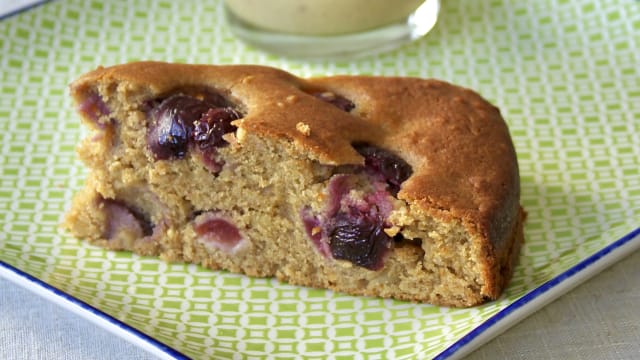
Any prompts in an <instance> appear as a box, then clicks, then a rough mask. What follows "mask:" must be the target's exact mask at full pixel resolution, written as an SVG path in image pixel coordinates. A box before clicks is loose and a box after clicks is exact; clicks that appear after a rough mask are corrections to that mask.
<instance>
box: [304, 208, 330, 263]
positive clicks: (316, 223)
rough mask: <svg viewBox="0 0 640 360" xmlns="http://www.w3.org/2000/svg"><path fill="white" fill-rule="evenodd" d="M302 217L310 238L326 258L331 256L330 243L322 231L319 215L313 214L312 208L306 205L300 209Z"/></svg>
mask: <svg viewBox="0 0 640 360" xmlns="http://www.w3.org/2000/svg"><path fill="white" fill-rule="evenodd" d="M300 217H301V218H302V225H303V226H304V230H305V232H306V233H307V236H308V237H309V239H311V242H312V243H313V245H314V246H315V247H316V249H317V250H318V251H319V252H320V254H321V255H322V256H324V257H325V258H329V257H330V255H331V249H330V247H329V243H328V242H327V241H326V240H325V237H324V236H323V232H322V226H321V225H322V224H321V222H320V219H319V218H318V217H317V216H314V215H313V212H312V211H311V208H309V207H305V208H303V209H302V210H301V211H300Z"/></svg>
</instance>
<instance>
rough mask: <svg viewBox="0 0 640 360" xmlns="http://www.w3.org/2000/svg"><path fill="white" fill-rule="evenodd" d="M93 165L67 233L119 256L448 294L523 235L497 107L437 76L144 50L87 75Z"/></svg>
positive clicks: (361, 289)
mask: <svg viewBox="0 0 640 360" xmlns="http://www.w3.org/2000/svg"><path fill="white" fill-rule="evenodd" d="M71 93H72V96H73V98H74V99H75V101H76V103H77V106H78V111H79V113H80V114H81V115H82V118H83V120H84V123H85V124H86V125H87V126H88V127H89V128H90V129H91V134H90V135H89V136H88V137H87V138H86V139H84V141H83V142H82V143H81V144H80V146H79V149H78V152H79V155H80V157H81V159H82V160H83V161H84V163H85V164H86V165H87V167H88V168H89V170H90V172H89V175H88V179H87V181H86V186H85V188H84V189H83V190H81V191H80V192H79V193H78V194H77V196H76V197H75V199H74V201H73V204H72V207H71V209H70V210H69V212H68V214H67V216H66V219H65V227H66V228H68V229H69V230H70V231H71V233H73V234H74V235H75V236H77V237H79V238H83V239H86V240H88V241H90V242H91V243H93V244H96V245H98V246H102V247H105V248H108V249H113V250H130V251H133V252H135V253H137V254H141V255H149V256H160V257H161V258H162V259H165V260H167V261H184V262H189V263H196V264H201V265H202V266H204V267H207V268H210V269H225V270H229V271H232V272H239V273H243V274H247V275H250V276H261V277H272V276H275V277H277V278H278V279H280V280H282V281H285V282H287V283H290V284H297V285H303V286H311V287H319V288H327V289H332V290H335V291H339V292H344V293H348V294H355V295H372V296H380V297H390V298H396V299H402V300H411V301H420V302H428V303H432V304H439V305H447V306H472V305H476V304H480V303H483V302H485V301H488V300H491V299H496V298H497V297H498V296H499V295H500V293H501V291H502V290H503V288H504V287H505V285H506V284H507V282H508V280H509V278H510V277H511V274H512V271H513V266H514V263H515V261H516V259H517V257H518V250H519V247H520V244H521V242H522V241H523V235H522V223H523V220H524V212H523V210H522V208H521V207H520V203H519V193H520V184H519V175H518V166H517V161H516V155H515V151H514V148H513V144H512V142H511V138H510V136H509V132H508V129H507V126H506V125H505V123H504V121H503V119H502V117H501V116H500V112H499V110H498V109H497V108H495V107H494V106H492V105H490V104H489V103H487V102H486V101H485V100H484V99H482V98H481V97H480V96H479V95H478V94H476V93H474V92H473V91H471V90H468V89H464V88H460V87H457V86H454V85H451V84H448V83H445V82H441V81H437V80H424V79H417V78H402V77H367V76H334V77H326V78H312V79H301V78H298V77H295V76H293V75H291V74H289V73H287V72H284V71H281V70H277V69H273V68H268V67H260V66H247V65H238V66H210V65H184V64H167V63H156V62H139V63H130V64H125V65H119V66H114V67H108V68H99V69H97V70H95V71H93V72H90V73H88V74H85V75H83V76H81V77H80V78H79V79H78V80H76V81H75V82H74V83H73V84H72V85H71Z"/></svg>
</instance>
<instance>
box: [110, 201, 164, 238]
mask: <svg viewBox="0 0 640 360" xmlns="http://www.w3.org/2000/svg"><path fill="white" fill-rule="evenodd" d="M103 206H104V211H105V214H106V217H107V228H106V230H105V234H104V237H105V238H106V239H113V238H114V237H115V236H116V235H117V234H118V233H119V232H121V231H127V232H129V233H131V234H133V235H134V236H135V237H137V238H143V237H146V236H150V235H151V234H152V233H153V224H152V223H151V221H150V220H149V219H148V218H147V217H146V216H145V215H144V214H142V213H141V212H140V211H138V210H136V209H134V208H133V207H130V206H128V205H126V204H125V203H124V202H122V201H119V200H113V199H104V200H103Z"/></svg>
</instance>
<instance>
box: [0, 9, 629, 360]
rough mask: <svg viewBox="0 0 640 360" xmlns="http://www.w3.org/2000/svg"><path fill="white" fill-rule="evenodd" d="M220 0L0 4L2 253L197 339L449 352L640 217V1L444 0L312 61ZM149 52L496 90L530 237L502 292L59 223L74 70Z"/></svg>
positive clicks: (263, 346) (209, 345) (117, 310)
mask: <svg viewBox="0 0 640 360" xmlns="http://www.w3.org/2000/svg"><path fill="white" fill-rule="evenodd" d="M220 9H221V8H220V4H219V3H218V2H217V1H206V2H200V1H181V2H177V1H152V0H147V1H138V2H136V3H135V4H132V3H130V2H124V1H119V2H108V3H107V2H105V3H103V2H101V1H80V0H74V1H63V0H60V1H55V2H51V3H48V4H46V5H44V6H41V7H38V8H36V9H33V10H31V11H28V12H26V13H22V14H20V15H17V16H14V17H12V18H9V19H6V20H4V21H2V22H0V34H1V36H0V48H1V51H2V57H1V58H0V59H1V60H0V66H1V69H0V120H1V121H0V147H1V149H2V150H1V151H2V156H1V157H0V167H1V172H2V178H1V181H0V198H1V199H2V202H1V203H0V223H1V224H2V232H0V248H1V249H2V252H1V254H0V260H2V261H5V262H7V263H9V264H11V265H14V266H16V267H18V268H20V269H23V270H24V271H26V272H28V273H30V274H32V275H34V276H36V277H38V278H40V279H43V280H44V281H46V282H48V283H50V284H52V285H53V286H56V287H58V288H60V289H62V290H64V291H65V292H67V293H69V294H72V295H74V296H76V297H78V298H79V299H81V300H84V301H86V302H88V303H89V304H92V305H94V306H96V307H98V308H100V309H102V310H104V311H105V312H107V313H109V314H111V315H113V316H115V317H116V318H118V319H121V320H123V321H125V322H126V323H128V324H131V325H132V326H134V327H136V328H138V329H140V330H142V331H144V332H145V333H147V334H149V335H151V336H153V337H155V338H157V339H159V340H160V341H163V342H165V343H167V344H168V345H170V346H172V347H175V348H176V349H178V350H180V351H182V352H184V353H185V354H187V355H190V356H193V357H196V358H197V357H203V356H207V355H209V356H214V357H221V358H226V357H232V356H234V354H235V356H236V357H239V358H250V357H252V356H255V357H258V356H263V355H265V354H273V355H278V357H295V356H297V355H298V354H300V353H303V354H306V355H307V356H308V357H311V358H313V357H317V358H324V357H325V356H326V355H328V354H331V355H332V356H333V357H334V358H351V357H352V356H354V355H355V356H356V357H362V358H381V357H382V358H391V357H395V358H402V357H407V358H413V357H416V356H422V357H431V356H433V355H436V354H438V353H439V352H440V351H442V350H443V349H445V348H446V347H447V346H448V345H450V344H452V343H453V342H455V341H456V340H458V339H459V338H461V337H462V336H463V335H465V334H466V333H468V332H469V331H470V330H471V329H473V328H474V327H476V326H478V325H479V324H481V323H482V322H483V321H484V320H486V319H487V318H488V317H490V316H491V315H493V314H495V313H496V312H498V311H499V310H501V309H503V308H504V307H506V306H507V305H508V304H510V303H512V302H513V301H515V300H516V299H517V298H519V297H520V296H522V295H524V294H526V293H527V292H529V291H531V290H532V289H534V288H535V287H537V286H539V285H540V284H542V283H543V282H545V281H546V280H549V279H551V278H553V277H554V276H556V275H557V274H559V273H561V272H563V271H564V270H566V269H568V268H569V267H570V266H572V265H574V264H576V263H577V262H579V261H580V260H581V259H584V258H585V257H586V256H588V255H590V254H593V253H594V252H596V251H598V250H599V249H601V248H602V247H604V246H606V245H607V244H609V243H610V242H612V241H614V240H616V239H618V238H620V237H621V236H623V235H625V234H626V233H628V232H630V231H632V230H633V229H634V228H635V227H637V226H638V223H639V219H640V171H639V170H638V169H640V162H639V160H638V159H640V141H638V135H637V134H638V133H639V132H640V121H639V119H640V74H639V73H638V64H639V63H640V50H639V49H638V42H639V41H640V39H639V35H638V34H640V4H639V3H638V2H633V1H630V0H627V1H595V0H592V1H577V0H576V1H562V0H555V1H537V2H534V3H527V2H519V1H515V0H512V1H506V0H505V1H499V0H495V1H458V0H447V1H444V2H443V9H442V14H441V18H440V21H439V23H438V25H437V26H436V28H435V30H434V31H433V32H432V33H431V34H429V35H428V37H426V38H425V39H423V40H421V41H418V42H416V43H413V44H410V45H408V46H405V47H403V48H401V49H400V50H398V51H394V52H390V53H386V54H382V55H377V56H371V57H366V58H362V59H358V60H355V61H352V62H346V61H345V62H333V61H323V62H317V63H306V62H299V61H294V60H287V59H283V58H280V57H277V56H273V55H266V54H264V53H261V52H259V51H257V50H255V49H252V48H250V47H248V46H246V45H244V44H242V43H240V42H238V41H237V40H235V39H234V38H233V37H232V35H231V34H230V33H229V31H228V30H227V29H226V28H225V26H224V24H223V22H222V16H221V11H220ZM138 59H156V60H165V61H178V62H190V63H258V64H266V65H273V66H277V67H281V68H284V69H286V70H289V71H292V72H294V73H296V74H298V75H301V76H310V75H325V74H338V73H348V74H358V73H359V74H384V75H410V76H420V77H436V78H441V79H445V80H448V81H451V82H454V83H457V84H460V85H464V86H469V87H472V88H474V89H477V90H478V91H479V92H480V93H482V94H483V95H484V96H485V97H487V98H488V99H489V100H491V101H492V102H494V103H495V104H496V105H498V106H499V107H500V108H501V109H502V112H503V114H504V116H505V118H506V119H507V121H508V123H509V126H510V129H511V132H512V135H513V138H514V142H515V144H516V149H517V151H518V157H519V163H520V170H521V176H522V201H523V203H524V206H525V207H526V209H527V210H528V212H529V218H528V222H527V225H526V230H525V231H526V239H527V241H526V244H525V247H524V249H523V253H522V256H521V261H520V265H519V266H518V267H517V269H516V271H515V277H514V279H513V282H512V284H511V285H510V287H509V288H508V289H507V291H506V294H505V296H504V297H503V298H501V299H500V300H499V301H496V302H493V303H490V304H487V305H484V306H481V307H477V308H473V309H463V310H459V309H458V310H456V309H448V308H439V307H433V306H429V305H416V304H410V303H403V302H396V301H389V300H380V299H372V298H360V297H351V296H345V295H341V294H335V293H332V292H328V291H323V290H315V289H307V288H299V287H293V286H289V285H286V284H282V283H278V282H277V281H274V280H270V279H252V278H247V277H244V276H239V275H234V274H228V273H225V272H211V271H206V270H203V269H201V268H199V267H197V266H188V265H183V264H166V263H163V262H162V261H159V260H157V259H149V258H140V257H138V256H133V255H131V254H129V253H115V252H107V251H103V250H101V249H97V248H94V247H91V246H88V245H86V244H84V243H81V242H78V241H77V240H75V239H73V238H70V237H69V236H68V235H67V234H65V233H63V232H62V231H61V230H59V228H58V223H59V220H60V216H61V213H62V212H63V211H64V209H65V208H66V207H67V206H68V205H69V202H70V199H71V196H72V195H73V193H74V192H75V191H76V190H77V189H79V188H80V186H81V184H82V180H83V177H84V174H85V170H84V169H83V167H82V166H81V164H80V163H79V162H78V161H77V160H76V157H75V153H74V147H75V144H76V143H77V142H78V140H79V139H80V138H81V136H82V132H83V131H84V130H83V129H81V128H80V127H79V123H78V119H77V116H76V115H75V114H74V113H73V111H72V108H71V102H70V99H69V98H68V96H67V84H68V83H69V82H70V81H71V80H72V79H74V78H75V77H76V76H78V75H79V74H81V73H83V72H85V71H88V70H91V69H93V68H94V67H95V66H97V65H99V64H104V65H110V64H115V63H121V62H126V61H131V60H138Z"/></svg>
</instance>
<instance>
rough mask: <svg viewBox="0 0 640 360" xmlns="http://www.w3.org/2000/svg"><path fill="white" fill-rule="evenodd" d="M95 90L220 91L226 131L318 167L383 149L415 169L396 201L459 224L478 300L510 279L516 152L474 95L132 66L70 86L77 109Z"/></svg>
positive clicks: (426, 83) (274, 72) (138, 93)
mask: <svg viewBox="0 0 640 360" xmlns="http://www.w3.org/2000/svg"><path fill="white" fill-rule="evenodd" d="M96 83H104V84H115V85H114V86H118V87H119V88H118V89H117V91H118V92H119V93H123V94H127V93H128V94H130V96H131V98H132V101H134V102H135V101H136V99H135V97H138V100H139V101H142V100H144V99H150V98H157V97H160V96H163V95H167V94H170V93H172V92H175V91H176V90H178V89H181V88H188V87H191V86H206V87H210V88H214V89H218V91H220V92H221V93H224V94H225V96H227V97H229V98H230V99H232V100H234V101H236V103H238V104H239V106H240V107H241V108H242V109H243V112H244V113H245V114H246V116H245V117H244V118H242V119H240V120H236V121H235V122H234V123H233V124H234V125H235V126H237V127H238V129H239V131H244V132H246V133H251V134H256V135H258V136H261V137H266V138H272V139H279V140H285V141H288V142H291V143H292V144H293V145H294V146H295V147H296V148H298V149H299V151H300V152H303V153H306V154H308V155H309V157H310V158H312V159H315V160H317V161H319V162H320V163H322V164H327V165H343V164H362V163H363V158H362V156H360V155H359V154H358V152H356V151H355V150H354V148H353V146H352V144H354V143H360V142H366V143H369V144H373V145H376V146H379V147H381V148H384V149H388V150H390V151H392V152H393V153H395V154H397V155H399V156H400V157H401V158H403V159H404V160H405V161H406V162H407V163H408V164H409V165H410V166H411V167H412V169H413V173H412V175H411V177H409V179H408V180H406V181H405V182H404V183H403V184H402V186H401V188H400V191H399V193H398V194H397V197H398V199H400V200H403V201H406V202H407V203H408V204H410V205H411V206H412V207H415V208H417V209H420V210H421V211H422V212H424V214H426V215H428V216H430V217H433V218H435V219H438V220H440V221H444V222H447V221H461V222H462V225H463V226H464V227H465V228H466V229H467V230H468V231H469V233H470V234H471V237H472V238H473V239H475V241H477V242H478V246H479V248H481V249H482V250H481V251H482V252H483V253H484V254H485V256H484V259H483V260H482V261H483V262H484V264H482V265H483V266H482V268H483V269H484V270H483V271H484V272H486V274H484V275H485V279H487V280H486V283H485V284H482V285H483V296H486V297H489V298H495V297H497V296H498V295H499V293H500V291H501V290H502V288H503V286H504V285H505V283H506V281H508V278H509V276H510V273H511V268H512V266H513V261H515V260H513V259H514V258H516V257H517V256H515V255H513V253H514V252H515V253H516V255H517V249H518V247H519V245H520V242H521V241H522V221H523V220H524V213H523V211H522V210H521V207H520V204H519V196H520V183H519V175H518V165H517V160H516V154H515V150H514V147H513V144H512V141H511V138H510V135H509V131H508V128H507V125H506V124H505V122H504V121H503V119H502V117H501V115H500V112H499V110H498V109H497V108H496V107H495V106H493V105H491V104H490V103H488V102H487V101H486V100H484V99H483V98H482V97H481V96H480V95H478V94H477V93H475V92H473V91H472V90H469V89H465V88H461V87H458V86H454V85H451V84H449V83H446V82H442V81H438V80H425V79H418V78H408V77H372V76H332V77H324V78H311V79H302V78H298V77H296V76H294V75H292V74H289V73H287V72H284V71H281V70H278V69H274V68H268V67H263V66H252V65H231V66H213V65H186V64H167V63H160V62H137V63H130V64H124V65H117V66H113V67H107V68H103V67H100V68H98V69H96V70H95V71H92V72H89V73H87V74H85V75H83V76H82V77H80V78H79V79H78V80H76V81H75V82H74V83H73V84H72V85H71V91H72V95H73V96H74V97H75V98H76V101H77V102H78V103H81V102H82V101H83V100H84V98H86V97H87V96H89V95H90V94H91V91H92V90H91V88H92V87H93V86H95V84H96ZM316 89H317V90H322V91H325V90H327V91H331V92H334V93H336V94H340V95H342V96H344V97H346V98H347V99H349V100H351V101H352V102H353V103H354V104H355V105H356V107H355V108H354V109H353V111H351V112H344V111H341V110H340V109H338V108H336V107H335V106H333V105H331V104H328V103H326V102H322V101H318V100H317V99H316V98H314V96H312V95H310V92H313V91H314V90H316ZM502 273H505V275H504V276H503V275H496V274H502Z"/></svg>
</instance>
